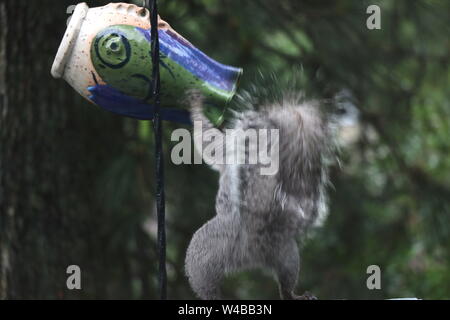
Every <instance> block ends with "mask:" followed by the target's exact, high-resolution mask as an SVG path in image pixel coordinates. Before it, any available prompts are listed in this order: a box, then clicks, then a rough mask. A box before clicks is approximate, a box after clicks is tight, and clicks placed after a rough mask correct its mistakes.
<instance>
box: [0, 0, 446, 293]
mask: <svg viewBox="0 0 450 320" xmlns="http://www.w3.org/2000/svg"><path fill="white" fill-rule="evenodd" d="M87 2H88V4H89V6H91V7H93V6H99V5H102V4H106V3H107V2H106V1H87ZM140 2H141V1H139V3H140ZM71 4H73V3H72V2H71V1H66V0H58V1H56V0H41V1H25V0H6V1H2V2H1V3H0V298H9V299H24V298H25V299H31V298H41V299H72V298H76V299H94V298H101V299H110V298H120V299H122V298H123V299H155V298H157V297H158V292H157V281H156V280H157V257H156V244H155V242H156V241H155V231H156V228H155V218H156V216H155V212H154V211H155V210H154V207H155V204H154V197H153V195H154V163H153V155H154V154H153V150H154V146H153V136H152V132H151V129H150V123H148V122H146V121H141V122H139V121H137V120H133V119H127V118H122V117H119V116H116V115H113V114H110V113H107V112H105V111H103V110H101V109H100V108H98V107H95V106H93V105H91V104H89V103H88V102H87V101H85V100H83V99H82V98H81V97H79V96H78V95H77V93H76V92H75V91H74V90H72V89H71V88H70V87H69V85H67V84H66V83H64V82H63V81H61V80H54V79H52V78H51V76H50V68H51V64H52V62H53V58H54V55H55V54H56V51H57V48H58V45H59V42H60V40H61V38H62V35H63V32H64V29H65V21H66V20H67V18H68V15H67V14H66V13H65V12H66V8H67V7H68V6H69V5H71ZM370 4H378V5H379V6H380V7H381V10H382V29H381V30H368V29H367V28H366V19H367V17H368V15H367V14H366V8H367V6H368V5H370ZM159 7H160V9H159V10H160V14H161V16H162V17H163V18H164V19H165V20H167V21H168V22H169V23H170V24H171V25H172V26H173V27H174V29H175V30H177V31H178V32H180V33H181V34H183V35H184V36H185V37H186V38H187V39H189V40H190V41H191V42H192V43H194V44H195V45H196V46H197V47H199V48H200V49H202V50H203V51H204V52H206V53H208V55H210V56H211V57H213V58H214V59H217V60H219V61H222V62H224V63H227V64H230V65H239V66H242V67H244V69H245V74H244V78H243V80H242V84H241V87H242V88H250V87H251V86H252V84H253V83H254V81H255V78H256V75H257V73H258V70H261V71H262V72H263V73H266V74H267V73H269V72H273V73H275V74H276V75H277V77H278V79H279V83H278V86H280V87H282V86H283V85H282V84H283V83H284V81H285V80H286V79H289V78H291V77H292V71H293V70H294V69H295V70H299V72H297V74H298V75H297V76H298V78H299V82H300V83H301V86H302V89H303V90H304V91H305V92H307V93H308V94H310V95H312V96H318V97H322V98H324V97H325V98H327V97H328V98H329V97H332V96H333V95H335V94H336V93H337V92H340V91H341V90H342V89H345V90H348V91H350V92H352V96H353V98H352V99H353V100H354V103H355V104H356V105H357V107H358V108H359V111H360V121H359V122H358V123H357V126H356V129H358V130H359V132H360V135H359V136H358V139H356V141H355V142H353V143H352V144H350V146H349V147H347V148H344V149H343V152H342V154H341V166H340V167H338V166H334V167H333V170H332V181H333V184H334V188H333V189H332V190H330V213H331V214H330V217H329V219H328V221H327V222H326V224H325V226H324V227H323V228H321V229H319V230H317V232H315V234H314V237H311V239H308V240H307V241H306V242H305V245H304V246H303V249H302V259H303V261H302V270H301V282H300V284H299V292H300V291H301V292H303V291H304V290H308V291H311V292H313V293H314V294H315V295H317V296H318V297H319V298H328V299H340V298H346V299H351V298H355V299H375V298H391V297H402V296H417V297H421V298H450V272H449V271H450V249H449V248H450V227H449V226H450V210H449V205H450V185H449V183H448V181H449V178H450V157H449V152H450V140H449V138H448V136H449V132H450V122H449V120H448V119H449V118H450V102H449V94H448V88H449V79H450V77H449V58H450V55H449V52H450V50H449V49H450V43H449V39H448V34H450V30H449V29H450V28H449V24H448V21H449V12H450V3H449V2H448V1H438V0H432V1H406V0H405V1H401V0H398V1H387V0H386V1H344V0H342V1H333V2H330V1H306V0H304V1H298V0H280V1H267V0H256V1H237V0H214V1H206V0H183V1H181V0H180V1H179V0H172V1H165V0H160V1H159ZM162 90H164V88H162ZM162 103H163V106H164V101H163V102H162ZM177 127H178V125H176V124H173V123H168V122H165V123H164V128H165V136H164V141H165V151H166V157H165V159H166V178H167V179H166V186H167V215H168V217H167V219H168V221H167V223H168V229H167V236H168V276H169V283H168V294H169V298H172V299H186V298H193V294H192V292H191V290H190V288H189V286H188V283H187V280H186V278H185V276H184V272H183V261H184V254H185V250H186V248H187V245H188V242H189V239H190V237H191V236H192V234H193V232H194V231H195V230H196V229H198V228H199V227H200V226H201V225H202V224H203V223H204V222H205V221H207V220H208V219H209V218H210V217H212V215H213V214H214V196H215V192H216V188H217V175H216V174H215V173H214V172H212V171H211V170H210V169H208V168H207V167H206V166H195V165H183V166H175V165H174V164H172V163H170V147H171V146H172V145H173V142H170V134H171V131H172V129H174V128H177ZM356 129H355V128H353V129H352V130H356ZM72 264H76V265H79V266H80V267H81V270H82V287H83V289H82V290H81V291H69V290H67V289H66V277H67V275H66V268H67V267H68V266H69V265H72ZM372 264H376V265H379V266H380V267H381V270H382V290H379V291H378V290H374V291H370V290H368V289H367V287H366V279H367V274H366V268H367V266H369V265H372ZM270 279H271V278H270V275H269V274H266V273H264V272H262V271H255V272H245V273H243V274H239V275H235V276H233V277H231V278H230V279H228V280H227V281H226V283H225V285H224V289H225V296H226V297H227V298H240V299H244V298H250V299H255V298H277V297H278V293H277V290H276V285H275V282H271V280H270Z"/></svg>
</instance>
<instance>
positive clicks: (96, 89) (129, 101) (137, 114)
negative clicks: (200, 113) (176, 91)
mask: <svg viewBox="0 0 450 320" xmlns="http://www.w3.org/2000/svg"><path fill="white" fill-rule="evenodd" d="M88 90H89V91H90V92H91V93H92V95H91V96H90V97H89V99H91V100H92V101H93V102H94V103H95V104H97V105H98V106H100V107H102V108H103V109H106V110H108V111H110V112H113V113H116V114H120V115H124V116H128V117H131V118H135V119H140V120H151V119H153V116H154V107H153V106H152V105H150V104H148V103H146V102H144V101H142V100H139V99H136V98H133V97H130V96H127V95H125V94H123V93H122V92H120V91H119V90H117V89H115V88H113V87H110V86H108V85H99V84H98V85H96V86H93V87H89V88H88ZM161 118H162V119H163V120H167V121H173V122H178V123H182V124H187V125H191V124H192V123H191V119H190V117H189V112H188V111H187V110H183V109H174V108H161Z"/></svg>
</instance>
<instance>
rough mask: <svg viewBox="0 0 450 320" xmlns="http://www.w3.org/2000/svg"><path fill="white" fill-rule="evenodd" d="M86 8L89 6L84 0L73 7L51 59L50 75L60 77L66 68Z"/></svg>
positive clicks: (86, 11) (85, 13) (86, 10)
mask: <svg viewBox="0 0 450 320" xmlns="http://www.w3.org/2000/svg"><path fill="white" fill-rule="evenodd" d="M88 10H89V7H88V5H87V4H86V3H85V2H83V3H79V4H78V5H77V6H76V7H75V11H74V12H73V15H72V17H71V19H70V23H69V25H68V26H67V29H66V32H65V34H64V38H63V40H62V41H61V44H60V45H59V49H58V53H57V54H56V57H55V60H54V61H53V66H52V76H53V77H54V78H62V76H63V75H64V69H65V68H66V64H67V61H68V60H69V58H70V56H71V55H72V49H73V47H74V45H75V43H76V41H77V38H78V34H79V33H80V29H81V25H82V24H83V21H84V18H85V17H86V15H87V13H88Z"/></svg>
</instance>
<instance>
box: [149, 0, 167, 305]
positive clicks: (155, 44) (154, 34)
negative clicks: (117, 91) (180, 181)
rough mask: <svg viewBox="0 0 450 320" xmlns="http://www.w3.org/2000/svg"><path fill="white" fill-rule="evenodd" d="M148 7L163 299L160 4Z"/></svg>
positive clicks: (163, 291) (162, 295)
mask: <svg viewBox="0 0 450 320" xmlns="http://www.w3.org/2000/svg"><path fill="white" fill-rule="evenodd" d="M145 4H146V7H147V8H148V9H149V10H150V26H151V42H152V44H151V48H152V52H151V53H152V65H153V70H152V93H153V106H154V109H155V112H154V118H153V130H154V133H155V159H156V210H157V215H158V255H159V290H160V298H161V300H166V299H167V270H166V226H165V219H166V213H165V193H164V155H163V148H162V123H161V114H160V113H161V112H160V111H161V110H160V109H161V106H160V104H161V101H160V88H161V80H160V73H159V35H158V6H157V1H156V0H146V2H145Z"/></svg>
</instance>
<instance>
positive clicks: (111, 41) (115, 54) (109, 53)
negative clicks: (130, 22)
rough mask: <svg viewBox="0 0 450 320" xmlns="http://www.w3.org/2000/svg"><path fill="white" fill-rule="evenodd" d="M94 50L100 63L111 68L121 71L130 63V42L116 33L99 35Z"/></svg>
mask: <svg viewBox="0 0 450 320" xmlns="http://www.w3.org/2000/svg"><path fill="white" fill-rule="evenodd" d="M94 48H95V53H96V55H97V57H98V59H99V60H100V62H101V63H103V64H104V65H105V66H107V67H109V68H112V69H119V68H122V67H123V66H125V65H126V64H127V63H128V62H129V61H130V57H131V46H130V42H129V41H128V39H127V38H126V37H125V36H123V35H120V34H118V33H116V32H109V33H105V34H99V35H98V36H97V37H96V39H95V43H94Z"/></svg>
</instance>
